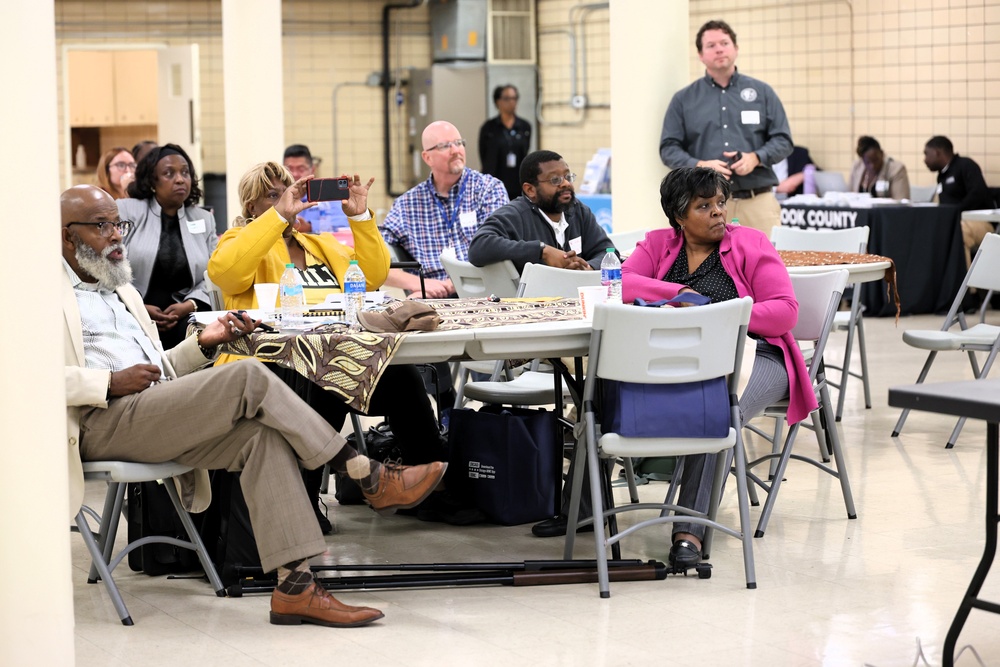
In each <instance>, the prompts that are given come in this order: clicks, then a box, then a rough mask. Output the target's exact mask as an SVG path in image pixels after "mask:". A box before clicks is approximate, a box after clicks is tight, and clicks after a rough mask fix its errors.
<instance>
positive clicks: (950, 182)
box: [944, 176, 955, 185]
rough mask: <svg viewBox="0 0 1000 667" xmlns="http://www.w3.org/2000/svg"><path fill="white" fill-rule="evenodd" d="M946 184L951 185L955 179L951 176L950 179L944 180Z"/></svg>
mask: <svg viewBox="0 0 1000 667" xmlns="http://www.w3.org/2000/svg"><path fill="white" fill-rule="evenodd" d="M944 182H945V183H947V184H948V185H951V184H952V183H954V182H955V177H954V176H949V177H948V178H946V179H944Z"/></svg>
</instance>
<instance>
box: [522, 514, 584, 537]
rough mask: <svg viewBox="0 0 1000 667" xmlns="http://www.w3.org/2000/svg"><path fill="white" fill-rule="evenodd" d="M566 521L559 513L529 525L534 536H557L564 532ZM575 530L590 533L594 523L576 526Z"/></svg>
mask: <svg viewBox="0 0 1000 667" xmlns="http://www.w3.org/2000/svg"><path fill="white" fill-rule="evenodd" d="M581 518H585V517H581ZM567 522H568V519H567V518H566V517H565V516H563V515H561V514H560V515H559V516H554V517H552V518H551V519H546V520H545V521H539V522H538V523H536V524H535V525H534V526H532V527H531V534H532V535H534V536H535V537H559V536H560V535H565V534H566V524H567ZM576 532H578V533H592V532H594V524H592V523H590V524H587V525H586V526H582V527H580V528H577V529H576Z"/></svg>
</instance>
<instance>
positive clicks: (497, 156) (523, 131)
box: [479, 84, 531, 199]
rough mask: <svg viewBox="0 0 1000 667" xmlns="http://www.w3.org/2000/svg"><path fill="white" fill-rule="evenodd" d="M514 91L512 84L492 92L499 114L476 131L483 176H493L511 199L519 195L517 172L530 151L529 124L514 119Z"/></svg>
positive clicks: (516, 118)
mask: <svg viewBox="0 0 1000 667" xmlns="http://www.w3.org/2000/svg"><path fill="white" fill-rule="evenodd" d="M518 97H519V95H518V92H517V88H516V87H514V86H513V85H512V84H507V85H505V86H497V87H496V88H495V89H494V90H493V104H494V105H495V106H496V108H497V111H498V112H499V113H498V114H497V115H496V116H494V117H493V118H490V119H489V120H488V121H486V122H485V123H483V126H482V127H481V128H480V129H479V161H480V163H481V164H482V172H483V173H484V174H489V175H490V176H496V177H497V178H499V179H500V180H501V181H503V184H504V187H505V188H507V196H508V197H510V198H511V199H513V198H514V197H517V196H518V195H520V194H521V180H520V175H519V170H520V168H521V162H522V161H523V160H524V157H525V156H526V155H527V154H528V149H529V148H530V147H531V124H530V123H529V122H528V121H526V120H524V119H523V118H521V117H519V116H517V114H516V113H515V112H516V111H517V100H518Z"/></svg>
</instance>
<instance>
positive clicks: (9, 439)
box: [0, 0, 86, 665]
mask: <svg viewBox="0 0 1000 667" xmlns="http://www.w3.org/2000/svg"><path fill="white" fill-rule="evenodd" d="M26 59H27V60H26ZM0 62H5V63H9V64H10V66H9V67H7V68H6V70H7V71H6V72H5V73H4V77H5V81H4V85H5V86H6V89H7V90H8V91H17V92H16V95H14V96H12V97H11V98H10V99H9V100H8V101H7V103H6V104H4V112H3V115H4V118H3V122H2V123H0V146H3V150H4V155H5V156H6V158H7V159H5V160H2V161H0V175H2V179H3V181H4V182H6V183H8V184H11V185H13V184H16V186H15V187H14V190H13V191H11V192H10V197H9V198H8V200H7V206H6V219H7V222H6V224H5V225H4V226H3V227H4V230H5V232H6V241H5V242H4V243H2V244H0V284H2V285H3V290H4V294H5V295H6V296H5V298H4V304H5V306H6V307H5V308H4V311H5V313H4V315H5V322H4V325H3V326H2V327H0V374H2V375H0V377H2V380H0V382H2V394H0V443H2V445H0V508H3V509H2V511H0V535H2V538H0V539H2V540H3V544H4V546H3V548H2V549H0V572H3V573H4V575H5V576H4V579H3V586H0V664H4V665H72V664H74V660H75V658H74V652H75V647H74V638H73V585H72V581H73V579H72V578H73V577H75V576H79V577H81V578H82V577H84V576H86V575H85V574H84V573H83V572H81V571H80V570H74V569H73V567H72V564H71V561H70V537H71V535H70V531H69V527H70V517H69V505H68V504H69V481H68V480H69V477H68V468H67V465H66V461H67V458H66V453H67V444H66V390H65V379H64V378H65V374H64V372H63V368H62V367H63V317H62V312H61V309H60V305H59V304H60V303H61V300H62V282H61V281H62V275H61V274H62V271H63V269H62V262H61V261H60V257H61V253H62V250H61V248H60V239H61V231H60V229H61V224H60V213H59V146H58V140H59V124H58V119H57V116H56V112H57V109H58V108H59V100H58V98H57V91H58V89H59V87H58V83H57V79H56V33H55V9H54V4H53V0H33V1H32V2H7V3H4V5H3V9H0ZM15 63H20V65H16V64H15ZM76 539H79V538H78V537H77V538H76Z"/></svg>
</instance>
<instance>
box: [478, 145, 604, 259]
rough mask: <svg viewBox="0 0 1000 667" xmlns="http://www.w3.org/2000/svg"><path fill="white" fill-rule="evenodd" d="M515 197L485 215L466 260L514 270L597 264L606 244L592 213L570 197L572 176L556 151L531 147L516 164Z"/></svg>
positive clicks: (572, 194) (572, 192) (573, 192)
mask: <svg viewBox="0 0 1000 667" xmlns="http://www.w3.org/2000/svg"><path fill="white" fill-rule="evenodd" d="M520 178H521V196H520V197H517V198H516V199H514V200H513V201H512V202H510V203H509V204H507V205H505V206H501V207H500V208H498V209H497V210H495V211H493V213H492V214H491V215H490V216H489V217H488V218H487V219H486V221H485V222H484V223H483V224H482V225H481V226H480V227H479V229H478V230H477V231H476V235H475V236H474V237H473V239H472V243H471V244H469V261H470V262H472V263H473V264H475V265H476V266H486V265H487V264H492V263H494V262H501V261H503V260H505V259H509V260H511V261H512V262H514V266H516V267H517V270H518V271H522V270H523V269H524V265H525V264H527V263H529V262H531V263H535V264H547V265H549V266H555V267H559V268H563V269H576V270H583V271H591V270H594V269H600V268H601V260H602V259H604V254H605V252H606V250H607V248H610V247H612V243H611V241H610V239H608V235H607V234H605V233H604V230H603V229H601V226H600V225H598V224H597V219H596V218H595V217H594V214H593V212H592V211H591V210H590V209H589V208H588V207H587V206H586V205H585V204H582V203H580V201H579V200H578V199H577V198H576V192H575V190H574V189H573V181H575V180H576V174H574V173H572V172H570V170H569V165H568V164H566V161H565V160H564V159H563V158H562V156H561V155H559V154H558V153H554V152H552V151H535V152H534V153H529V154H528V155H527V156H526V157H525V158H524V161H523V162H522V163H521V171H520Z"/></svg>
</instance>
